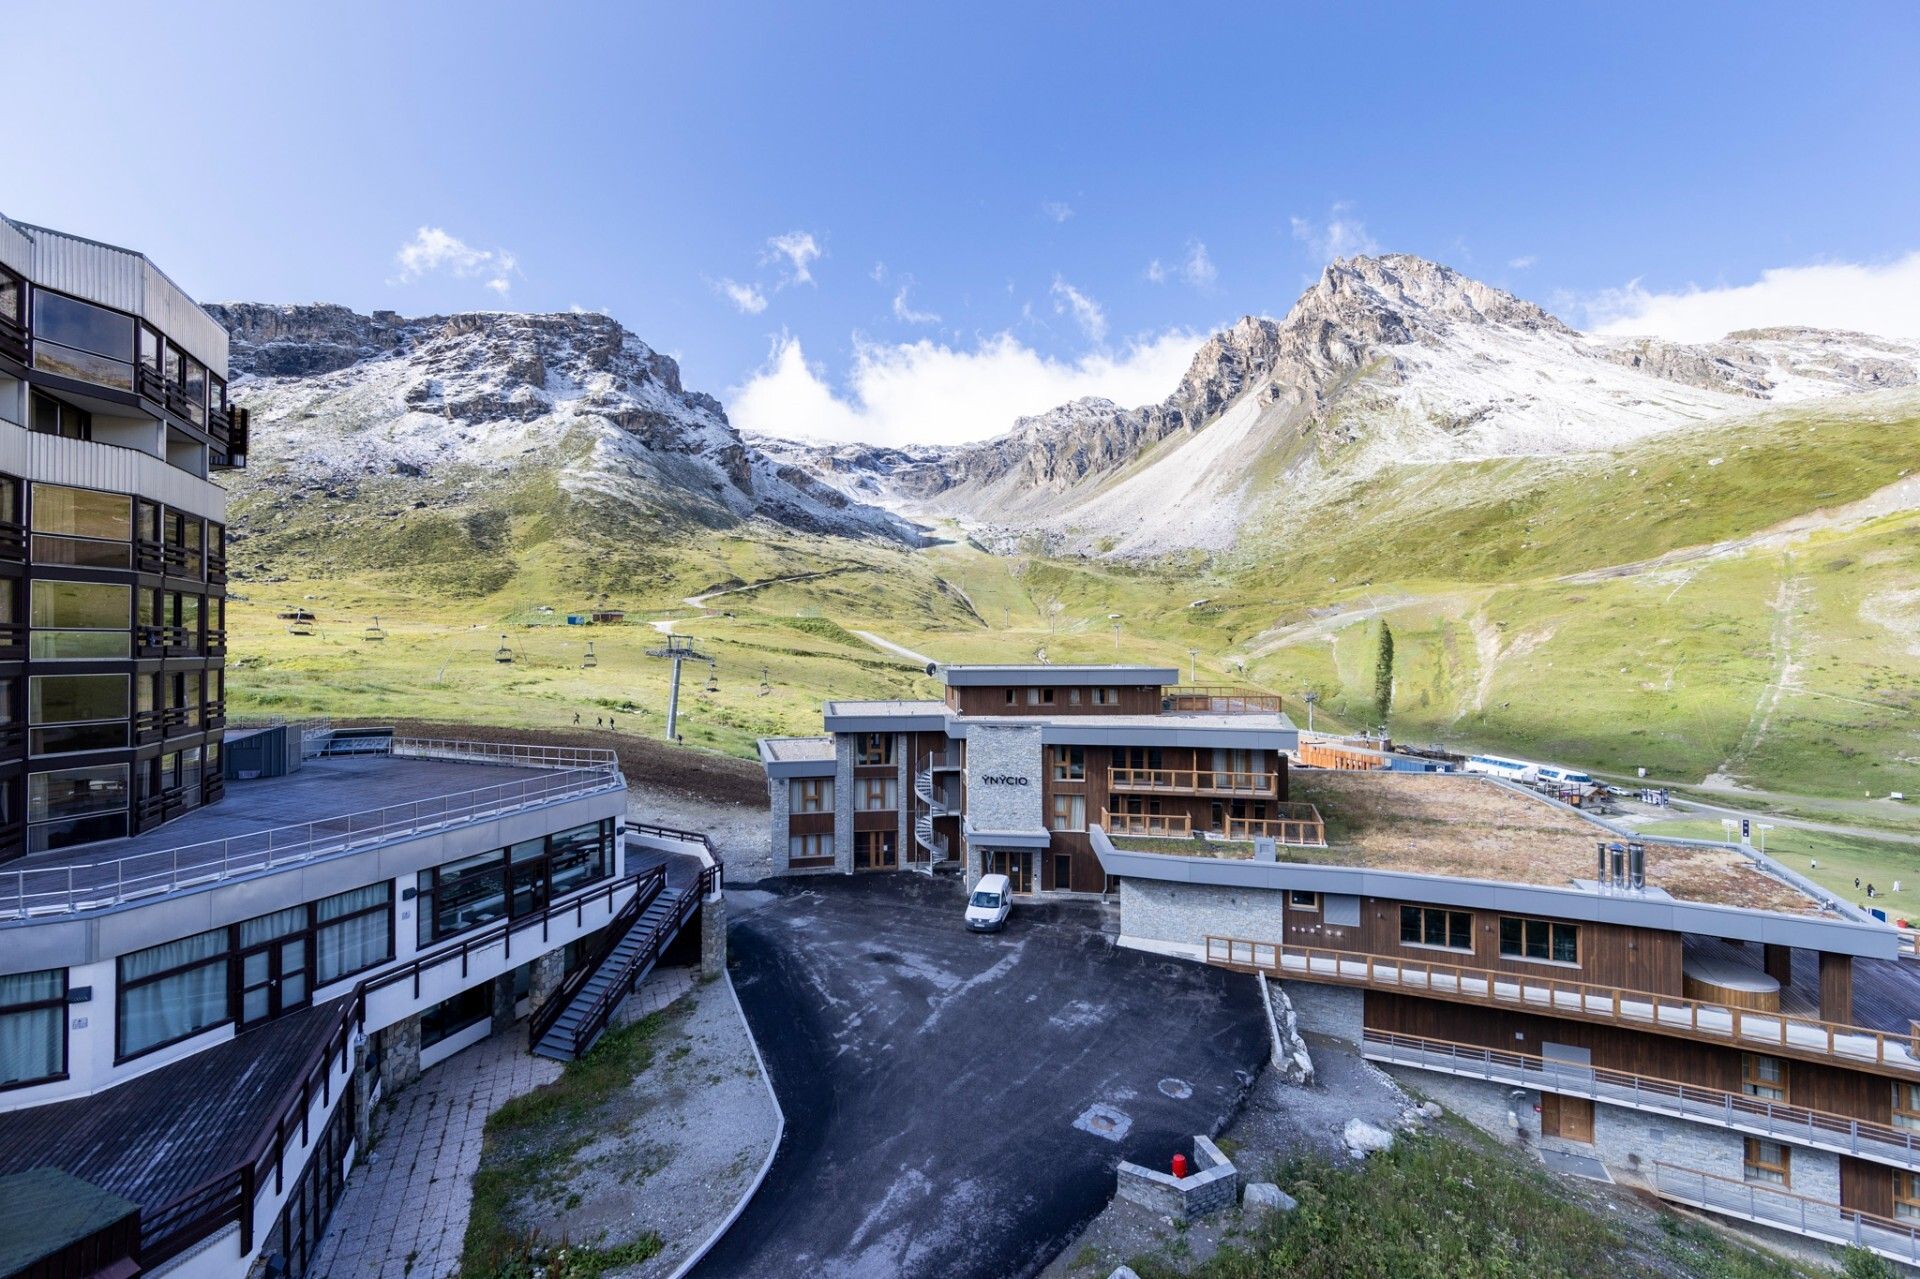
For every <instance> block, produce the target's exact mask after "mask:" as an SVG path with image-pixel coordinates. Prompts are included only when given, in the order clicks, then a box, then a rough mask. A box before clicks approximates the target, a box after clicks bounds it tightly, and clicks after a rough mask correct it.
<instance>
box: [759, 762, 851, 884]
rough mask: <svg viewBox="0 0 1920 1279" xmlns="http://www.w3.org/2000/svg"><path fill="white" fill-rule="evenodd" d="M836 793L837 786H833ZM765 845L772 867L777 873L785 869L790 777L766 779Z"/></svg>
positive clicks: (791, 789)
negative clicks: (766, 841)
mask: <svg viewBox="0 0 1920 1279" xmlns="http://www.w3.org/2000/svg"><path fill="white" fill-rule="evenodd" d="M835 793H836V794H837V793H838V787H836V788H835ZM767 813H768V815H767V838H768V840H769V841H770V842H769V843H768V845H767V847H768V849H769V850H770V851H771V852H772V854H773V869H774V871H775V873H777V874H783V875H784V874H785V873H786V871H787V857H788V855H789V854H788V851H787V850H788V848H789V847H790V845H789V844H788V839H789V837H790V835H791V831H792V828H791V826H790V824H789V820H788V819H789V818H790V817H791V816H792V815H793V779H792V778H791V777H769V778H768V779H767Z"/></svg>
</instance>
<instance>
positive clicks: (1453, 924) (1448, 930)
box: [1400, 906, 1473, 951]
mask: <svg viewBox="0 0 1920 1279" xmlns="http://www.w3.org/2000/svg"><path fill="white" fill-rule="evenodd" d="M1400 940H1401V941H1402V942H1404V943H1405V944H1407V945H1409V946H1440V947H1444V948H1445V949H1447V950H1465V951H1471V950H1472V949H1473V916H1472V915H1471V914H1470V913H1468V912H1467V911H1464V910H1434V909H1433V908H1431V907H1427V906H1402V907H1401V908H1400Z"/></svg>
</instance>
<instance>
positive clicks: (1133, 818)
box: [1100, 808, 1193, 839]
mask: <svg viewBox="0 0 1920 1279" xmlns="http://www.w3.org/2000/svg"><path fill="white" fill-rule="evenodd" d="M1100 825H1101V826H1102V827H1104V828H1105V829H1106V831H1107V833H1108V834H1109V835H1145V836H1149V837H1152V838H1158V839H1188V838H1191V837H1192V835H1193V818H1191V817H1189V816H1188V815H1187V814H1185V813H1116V812H1114V811H1112V810H1111V809H1106V808H1103V809H1101V810H1100Z"/></svg>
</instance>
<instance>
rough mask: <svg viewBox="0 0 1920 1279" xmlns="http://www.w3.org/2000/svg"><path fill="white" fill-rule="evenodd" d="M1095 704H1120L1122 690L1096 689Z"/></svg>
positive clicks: (1094, 693)
mask: <svg viewBox="0 0 1920 1279" xmlns="http://www.w3.org/2000/svg"><path fill="white" fill-rule="evenodd" d="M1093 704H1094V705H1095V706H1118V705H1119V704H1120V690H1119V689H1117V688H1096V689H1094V690H1093Z"/></svg>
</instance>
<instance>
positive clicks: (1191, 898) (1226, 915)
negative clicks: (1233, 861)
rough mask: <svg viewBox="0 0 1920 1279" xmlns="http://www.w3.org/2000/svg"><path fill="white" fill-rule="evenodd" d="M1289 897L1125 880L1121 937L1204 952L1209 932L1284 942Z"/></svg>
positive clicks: (1266, 891)
mask: <svg viewBox="0 0 1920 1279" xmlns="http://www.w3.org/2000/svg"><path fill="white" fill-rule="evenodd" d="M1283 897H1284V894H1282V893H1278V892H1275V891H1273V890H1271V889H1265V888H1221V887H1217V886H1214V885H1210V884H1176V883H1164V882H1160V881H1156V880H1149V879H1122V880H1121V881H1120V932H1121V935H1122V936H1124V937H1137V938H1140V939H1142V940H1145V941H1160V942H1173V943H1175V944H1177V945H1182V946H1195V947H1202V946H1205V945H1206V941H1207V935H1208V934H1209V933H1212V934H1215V935H1217V936H1222V937H1246V938H1250V939H1252V940H1254V941H1276V942H1277V941H1280V940H1281V939H1282V938H1283V937H1284V936H1285V931H1284V925H1283V922H1282V913H1281V912H1282V902H1283Z"/></svg>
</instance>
